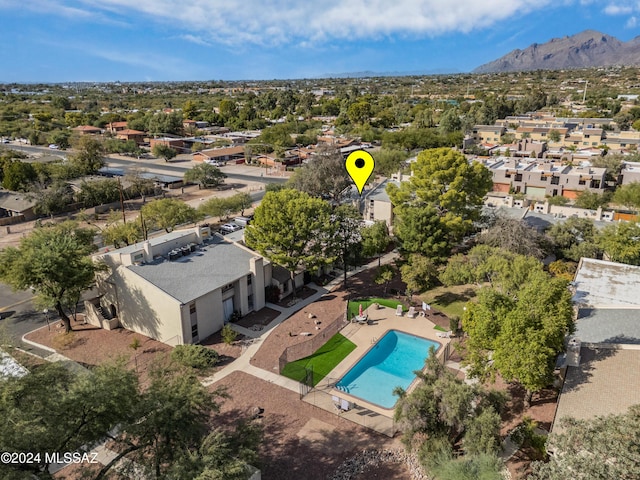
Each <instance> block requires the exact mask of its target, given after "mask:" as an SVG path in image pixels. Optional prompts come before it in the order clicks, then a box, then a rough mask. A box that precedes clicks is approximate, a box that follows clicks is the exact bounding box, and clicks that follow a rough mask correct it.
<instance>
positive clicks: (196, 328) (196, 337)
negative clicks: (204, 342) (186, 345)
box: [191, 323, 198, 341]
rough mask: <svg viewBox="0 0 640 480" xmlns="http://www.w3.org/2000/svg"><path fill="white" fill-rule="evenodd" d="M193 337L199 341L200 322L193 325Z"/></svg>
mask: <svg viewBox="0 0 640 480" xmlns="http://www.w3.org/2000/svg"><path fill="white" fill-rule="evenodd" d="M191 339H192V340H195V341H197V339H198V324H197V323H196V324H195V325H191Z"/></svg>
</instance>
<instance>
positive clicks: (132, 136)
mask: <svg viewBox="0 0 640 480" xmlns="http://www.w3.org/2000/svg"><path fill="white" fill-rule="evenodd" d="M145 135H146V133H144V132H141V131H140V130H131V129H130V128H126V129H123V130H119V131H118V132H117V133H116V138H119V139H120V140H124V141H125V142H126V141H128V140H133V141H134V142H136V145H142V144H143V143H144V137H145Z"/></svg>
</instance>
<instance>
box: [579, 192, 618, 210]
mask: <svg viewBox="0 0 640 480" xmlns="http://www.w3.org/2000/svg"><path fill="white" fill-rule="evenodd" d="M610 201H611V193H610V192H605V193H602V194H600V193H596V192H591V191H589V190H585V191H583V192H582V193H580V194H579V195H578V197H577V198H576V201H575V203H574V205H575V206H576V207H578V208H586V209H588V210H597V209H598V208H600V207H604V206H606V205H607V204H608V203H609V202H610Z"/></svg>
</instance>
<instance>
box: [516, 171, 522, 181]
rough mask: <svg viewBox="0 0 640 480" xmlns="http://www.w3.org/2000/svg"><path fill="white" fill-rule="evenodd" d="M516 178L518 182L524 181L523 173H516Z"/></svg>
mask: <svg viewBox="0 0 640 480" xmlns="http://www.w3.org/2000/svg"><path fill="white" fill-rule="evenodd" d="M515 180H516V182H521V181H522V174H521V173H516V178H515Z"/></svg>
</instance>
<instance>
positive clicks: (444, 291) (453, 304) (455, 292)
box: [420, 285, 479, 317]
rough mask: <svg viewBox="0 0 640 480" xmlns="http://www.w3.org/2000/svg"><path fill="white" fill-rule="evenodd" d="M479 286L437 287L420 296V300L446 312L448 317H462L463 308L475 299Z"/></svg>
mask: <svg viewBox="0 0 640 480" xmlns="http://www.w3.org/2000/svg"><path fill="white" fill-rule="evenodd" d="M478 288H479V287H478V286H477V285H454V286H452V287H444V286H443V287H436V288H432V289H431V290H429V291H428V292H425V293H423V294H422V295H420V298H421V299H422V300H423V301H424V302H427V303H428V304H429V305H431V306H433V307H434V308H435V309H436V310H440V311H441V312H444V314H445V315H446V316H448V317H452V316H456V315H457V316H458V317H462V313H463V310H462V309H463V307H464V305H465V304H466V303H467V302H468V301H469V300H472V299H474V298H475V296H476V290H477V289H478Z"/></svg>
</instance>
